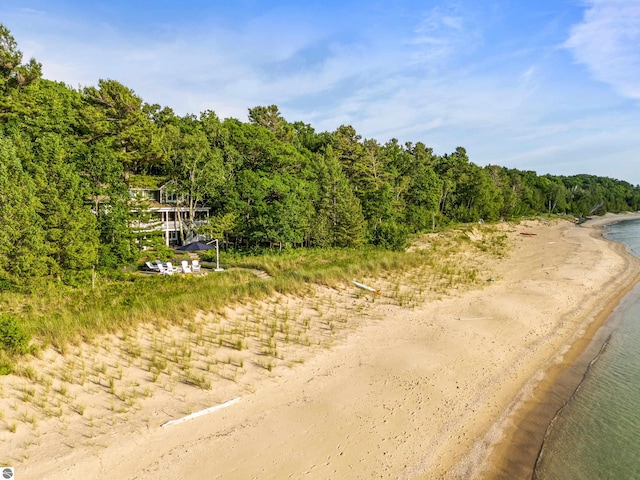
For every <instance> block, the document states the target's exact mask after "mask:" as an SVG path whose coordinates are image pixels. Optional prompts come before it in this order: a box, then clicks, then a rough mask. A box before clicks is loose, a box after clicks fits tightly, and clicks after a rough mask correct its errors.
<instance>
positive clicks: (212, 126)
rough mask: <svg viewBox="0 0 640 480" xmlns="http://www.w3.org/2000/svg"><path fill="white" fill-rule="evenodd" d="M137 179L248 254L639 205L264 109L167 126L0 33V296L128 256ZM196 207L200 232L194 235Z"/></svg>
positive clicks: (163, 115)
mask: <svg viewBox="0 0 640 480" xmlns="http://www.w3.org/2000/svg"><path fill="white" fill-rule="evenodd" d="M461 140H464V139H461ZM142 176H145V177H149V176H151V177H158V178H161V179H163V181H165V182H168V184H169V185H170V186H171V188H172V189H173V193H175V194H176V195H177V196H178V197H179V198H180V199H181V202H183V203H182V206H183V207H185V208H186V209H188V212H189V214H188V216H187V220H186V223H187V224H188V225H187V226H186V227H185V228H191V229H196V228H201V231H202V232H204V233H209V234H211V235H215V236H216V237H217V238H220V239H222V240H225V244H226V245H235V246H237V247H248V248H253V247H273V246H277V247H278V248H282V247H285V246H295V247H355V246H358V245H363V244H367V243H369V244H374V245H378V246H380V247H382V248H392V249H402V248H404V247H405V246H406V243H407V240H408V238H409V235H411V234H413V233H418V232H426V231H431V230H434V229H436V228H440V227H443V226H445V225H448V224H451V223H456V222H477V221H480V220H484V221H498V220H501V219H504V220H508V219H512V218H518V217H521V216H525V215H537V214H566V215H574V216H577V217H581V216H586V215H599V214H604V213H606V212H621V211H636V210H639V209H640V187H638V186H633V185H631V184H629V183H627V182H625V181H622V180H615V179H612V178H603V177H597V176H592V175H575V176H568V177H565V176H554V175H542V176H540V175H538V174H536V173H535V172H531V171H519V170H516V169H509V168H505V167H500V166H497V165H488V166H484V167H482V166H479V165H476V164H475V163H473V162H472V161H471V159H470V156H469V153H468V152H467V151H466V150H465V148H463V147H458V148H456V149H455V151H453V152H450V153H444V154H442V155H437V154H435V153H434V152H433V150H432V149H431V148H429V147H428V146H426V145H425V144H424V143H422V142H420V141H417V142H415V143H413V142H408V143H405V144H404V145H402V144H400V143H399V142H398V141H397V140H396V139H390V140H388V141H386V143H380V142H379V141H378V140H376V139H365V138H362V136H361V135H359V134H358V133H357V131H356V130H355V128H354V127H353V126H350V125H340V126H338V127H337V128H336V129H335V130H334V131H333V132H316V131H315V129H314V128H313V127H312V126H311V125H308V124H305V123H303V122H299V121H298V122H289V121H288V120H286V119H285V118H284V116H283V115H282V113H281V112H280V110H279V108H278V107H277V106H276V105H269V106H255V107H253V108H250V109H249V110H248V118H247V121H246V122H243V121H241V120H239V119H234V118H228V119H223V120H221V119H220V118H218V116H217V115H216V114H215V112H212V111H205V112H201V113H200V114H199V115H186V116H178V115H176V114H175V113H174V112H173V111H172V110H171V109H170V108H167V107H165V108H161V107H160V106H159V105H156V104H149V103H146V102H145V101H144V100H143V99H141V98H140V97H139V96H138V95H136V93H135V92H134V91H133V90H131V89H130V88H128V87H126V86H125V85H122V84H121V83H119V82H117V81H115V80H113V79H100V80H98V82H97V86H89V87H83V88H78V89H74V88H72V87H70V86H67V85H64V84H62V83H58V82H53V81H50V80H47V79H44V78H42V74H41V66H40V64H39V63H38V62H36V61H35V60H34V59H31V60H29V61H28V62H25V61H24V60H23V56H22V52H20V50H19V49H18V46H17V44H16V42H15V40H14V38H13V37H12V36H11V34H10V32H9V30H8V29H7V28H5V27H4V26H2V25H0V220H2V224H3V229H2V231H1V232H0V289H6V288H23V287H24V288H28V286H29V285H34V284H37V283H38V282H42V281H54V282H56V281H60V282H67V283H73V282H76V281H78V279H82V278H83V277H86V275H87V272H89V271H90V270H91V269H92V268H96V267H97V268H113V267H118V266H122V265H125V264H127V263H131V262H133V261H135V260H136V259H137V258H138V256H139V255H140V250H141V244H140V236H139V235H137V234H136V230H135V226H134V224H135V222H134V220H135V217H136V215H137V214H139V213H140V207H134V206H133V204H132V199H131V196H130V194H129V187H130V183H131V179H132V178H140V177H142ZM202 206H207V207H209V208H210V209H211V211H210V222H209V225H205V226H202V227H197V225H196V223H197V222H196V211H197V209H198V207H202Z"/></svg>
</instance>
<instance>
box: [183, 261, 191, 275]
mask: <svg viewBox="0 0 640 480" xmlns="http://www.w3.org/2000/svg"><path fill="white" fill-rule="evenodd" d="M182 273H191V267H190V266H189V262H188V261H187V260H182Z"/></svg>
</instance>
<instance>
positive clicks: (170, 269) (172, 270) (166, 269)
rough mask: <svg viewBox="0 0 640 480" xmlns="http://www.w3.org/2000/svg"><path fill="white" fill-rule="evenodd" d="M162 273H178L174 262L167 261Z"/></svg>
mask: <svg viewBox="0 0 640 480" xmlns="http://www.w3.org/2000/svg"><path fill="white" fill-rule="evenodd" d="M162 273H164V274H165V275H173V274H174V273H176V269H175V268H173V264H172V263H171V262H167V265H166V266H165V267H164V272H162Z"/></svg>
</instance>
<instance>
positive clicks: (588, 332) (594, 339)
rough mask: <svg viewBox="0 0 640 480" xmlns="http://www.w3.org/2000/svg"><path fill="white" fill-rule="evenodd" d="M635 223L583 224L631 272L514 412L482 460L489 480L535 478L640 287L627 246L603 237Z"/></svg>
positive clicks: (639, 272) (609, 219) (612, 218)
mask: <svg viewBox="0 0 640 480" xmlns="http://www.w3.org/2000/svg"><path fill="white" fill-rule="evenodd" d="M631 220H640V214H619V215H613V214H608V215H605V216H603V217H597V218H595V219H590V220H588V221H587V222H585V223H583V224H581V225H579V226H580V227H582V228H590V229H593V231H592V233H591V235H592V236H593V237H594V238H597V239H602V240H604V241H605V242H609V243H610V244H611V248H612V249H613V250H615V251H617V252H618V253H619V254H620V256H621V257H624V258H626V259H627V267H626V268H625V271H624V272H623V274H622V277H623V278H624V280H623V281H622V282H621V283H622V285H621V287H622V288H621V289H619V290H617V291H614V292H613V293H612V294H611V295H609V296H608V298H607V299H606V301H605V303H604V305H603V306H602V307H601V308H600V309H599V310H598V311H597V312H594V313H595V315H594V316H593V319H592V320H589V319H588V318H587V321H586V325H585V329H584V334H582V335H580V336H579V337H578V338H576V339H575V341H574V342H573V343H571V344H570V346H569V348H568V351H566V352H562V353H559V352H557V353H556V356H558V358H557V359H555V360H554V361H553V362H552V364H551V365H550V366H549V368H548V369H547V370H546V371H545V373H544V377H543V378H542V379H541V380H540V381H539V382H536V383H537V385H536V391H535V392H532V393H531V394H529V395H528V396H527V398H525V399H524V400H523V401H522V404H521V405H519V406H518V407H517V408H514V409H513V410H514V411H512V412H510V414H509V417H510V421H511V425H510V427H509V428H508V429H507V430H506V432H505V434H504V438H503V440H502V441H501V442H500V443H499V444H498V445H496V446H495V447H494V448H493V449H492V451H490V452H489V454H488V455H487V457H486V458H485V459H484V461H483V468H482V469H481V471H482V472H483V475H486V476H487V477H486V478H491V479H494V480H510V479H513V478H533V474H534V469H535V466H536V463H537V460H538V457H539V454H540V451H541V450H542V447H543V442H544V440H545V437H546V434H547V431H548V429H549V427H550V425H551V423H552V422H553V420H554V419H555V417H556V416H557V415H558V413H559V412H560V410H561V409H562V408H563V407H564V406H565V405H566V403H567V402H568V401H570V399H571V397H572V396H573V395H574V393H575V391H576V389H577V388H579V386H580V384H581V383H582V381H583V380H584V377H585V375H586V374H587V371H588V369H589V368H590V366H591V363H592V361H593V360H594V359H595V358H596V357H597V356H598V355H599V354H600V352H601V350H602V348H603V346H604V345H605V344H606V342H607V341H608V339H609V337H610V335H611V333H612V331H613V330H614V329H615V325H612V324H611V323H610V322H611V320H610V317H611V314H612V312H613V311H614V310H615V309H616V308H617V306H618V305H619V304H620V303H621V302H622V301H623V300H624V297H625V296H626V295H627V294H628V293H629V292H631V291H632V290H633V289H634V288H635V287H636V286H637V285H638V284H640V269H639V268H638V266H637V265H638V262H637V261H636V258H635V257H634V256H633V255H631V254H630V253H629V252H627V251H626V246H625V245H624V244H621V243H618V242H614V241H612V240H607V239H606V238H604V234H605V233H606V230H607V227H608V226H610V225H613V224H615V223H619V222H624V221H631ZM483 478H484V477H483Z"/></svg>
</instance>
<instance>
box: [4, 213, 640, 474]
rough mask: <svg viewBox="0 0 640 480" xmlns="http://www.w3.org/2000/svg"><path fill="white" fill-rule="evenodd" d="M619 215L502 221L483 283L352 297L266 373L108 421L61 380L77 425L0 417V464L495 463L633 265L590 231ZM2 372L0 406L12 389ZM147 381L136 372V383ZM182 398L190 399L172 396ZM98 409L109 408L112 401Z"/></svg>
mask: <svg viewBox="0 0 640 480" xmlns="http://www.w3.org/2000/svg"><path fill="white" fill-rule="evenodd" d="M622 218H626V217H622V216H611V215H608V216H607V217H605V218H599V219H597V220H594V221H592V222H588V223H587V224H584V225H582V226H576V225H575V224H574V223H572V222H569V221H553V222H541V221H527V222H524V223H523V224H520V225H518V226H515V227H513V228H511V229H510V231H509V233H508V235H509V237H510V239H511V241H512V242H513V243H514V245H513V249H512V250H511V252H510V254H509V256H508V258H503V259H499V260H493V261H492V264H491V265H490V266H489V268H488V270H487V271H490V272H492V273H491V278H490V279H489V278H487V280H491V281H486V282H485V284H484V285H483V286H482V287H481V288H475V289H471V290H465V291H459V292H452V293H450V294H448V295H444V296H442V297H441V298H439V299H435V300H430V301H427V302H425V303H421V304H418V305H414V306H411V307H407V306H404V307H403V306H398V305H394V304H391V303H388V302H384V301H376V302H370V304H368V305H367V307H366V308H365V309H362V310H357V309H352V310H350V311H349V313H348V317H349V318H348V320H349V324H350V325H353V326H352V327H350V328H349V329H346V330H345V331H344V333H343V334H342V335H341V336H340V337H339V338H338V339H337V340H335V341H333V342H332V343H331V345H330V346H329V347H328V348H324V347H323V346H322V345H319V346H318V347H316V348H312V349H311V350H312V351H311V353H310V354H308V355H307V356H305V357H304V358H301V359H300V361H299V362H295V364H291V365H289V366H288V367H286V368H278V369H277V370H274V372H271V371H270V369H269V372H268V373H267V369H262V370H263V371H264V372H263V373H261V374H260V375H258V374H256V375H255V377H252V378H250V379H244V380H243V381H242V382H232V381H229V382H225V383H224V384H223V385H213V386H212V387H211V389H210V390H206V389H205V390H202V391H200V390H197V389H193V387H190V388H191V390H185V392H191V393H184V394H182V393H180V392H182V390H180V388H182V387H181V386H180V385H176V386H174V387H171V388H169V386H167V391H166V394H165V395H163V394H161V393H156V394H154V395H153V396H150V397H149V398H144V399H142V400H139V401H135V402H133V404H134V408H132V409H129V410H127V411H126V412H124V411H123V413H122V414H120V415H119V416H118V421H115V422H113V421H98V420H97V418H98V417H97V416H96V417H95V418H94V417H91V415H90V412H89V410H91V409H92V408H94V406H93V404H92V402H95V401H97V400H96V398H98V396H97V395H95V393H96V391H97V390H98V386H96V390H94V391H93V396H92V391H91V389H89V390H88V391H87V389H86V388H84V389H83V390H81V391H79V393H77V394H76V395H79V396H76V397H73V395H71V394H68V395H67V396H65V398H67V397H68V398H69V401H68V403H69V404H73V405H76V410H82V411H80V412H78V413H77V415H78V416H79V417H81V418H82V420H83V430H78V431H76V430H74V427H73V423H72V422H71V421H69V420H66V421H65V420H64V419H61V420H58V422H57V423H56V422H53V421H48V420H47V421H44V420H43V421H41V422H40V423H39V424H38V426H37V427H35V426H34V427H33V431H34V432H35V433H31V434H30V436H29V437H28V438H29V442H30V443H29V445H27V446H26V447H25V445H24V442H25V440H24V438H25V437H20V438H22V439H23V440H22V442H23V443H21V444H18V442H17V441H16V440H15V438H17V437H16V435H18V434H19V433H20V431H18V432H17V433H11V432H8V431H3V432H1V433H0V441H1V442H2V444H0V445H4V446H3V447H2V448H3V449H4V451H3V452H0V464H2V463H3V459H4V463H5V464H9V465H10V466H13V467H14V468H15V469H16V478H20V479H41V478H46V479H52V480H55V479H65V480H67V479H70V478H73V479H84V478H91V479H112V478H127V479H175V478H188V479H216V478H219V479H254V478H255V479H285V478H292V479H297V478H305V479H343V478H344V479H374V478H382V479H391V478H393V479H405V478H406V479H440V478H443V479H446V478H464V479H473V478H483V479H484V478H497V477H500V476H501V475H503V474H504V472H505V470H504V469H505V464H508V462H505V456H506V455H508V453H507V452H508V447H509V445H510V442H511V439H512V438H513V435H514V433H515V432H517V431H518V426H519V425H520V422H521V421H522V420H523V419H524V418H525V417H526V415H527V414H528V413H530V412H531V410H532V404H531V400H532V399H535V397H536V394H541V392H542V393H543V392H544V390H545V388H548V385H547V384H552V383H553V381H552V380H553V378H555V377H554V375H555V373H553V374H552V373H551V372H555V371H556V370H558V369H559V367H561V366H564V365H567V364H570V363H571V361H572V359H573V358H575V357H576V356H577V353H576V352H575V350H576V349H574V350H572V349H571V347H572V346H573V345H578V346H580V345H582V344H583V343H584V342H585V338H587V339H588V338H590V336H592V334H593V332H594V331H595V330H596V328H595V327H596V326H597V325H599V322H600V323H601V322H602V321H603V319H604V318H606V313H607V312H608V311H610V309H611V308H612V307H613V306H614V305H615V302H616V301H617V300H618V299H619V298H620V294H621V292H623V291H625V289H627V288H628V287H629V286H630V285H632V284H633V283H634V282H635V281H636V280H637V277H638V274H639V272H640V263H639V262H638V261H637V260H636V259H634V258H633V257H631V256H629V255H628V254H626V253H625V252H624V250H623V249H622V248H620V247H619V246H617V245H615V244H613V243H611V242H608V241H606V240H604V239H602V238H601V230H600V228H599V227H600V225H602V224H603V223H607V222H613V221H616V220H620V219H622ZM521 233H528V234H535V235H522V234H521ZM337 295H346V293H345V292H338V293H337ZM349 298H350V297H347V300H346V302H349V301H351V300H350V299H349ZM364 301H365V302H366V301H367V299H366V297H365V298H364ZM240 314H241V313H240ZM356 317H357V318H356ZM581 342H582V343H581ZM100 352H102V350H100ZM96 354H97V353H96V352H94V353H93V354H92V355H94V357H95V355H96ZM100 355H104V359H105V360H104V361H105V362H106V363H107V364H111V363H114V362H113V361H112V360H110V359H109V356H108V352H105V353H100ZM40 361H41V362H43V363H45V362H47V361H48V358H47V357H46V356H45V358H43V359H41V360H40ZM94 362H95V358H94ZM110 362H111V363H110ZM115 363H117V362H115ZM554 369H555V370H554ZM97 377H99V374H96V378H97ZM8 381H9V380H7V382H8ZM90 381H91V379H89V384H90ZM13 382H14V383H13V384H11V385H12V386H11V387H10V386H8V384H7V385H5V386H4V389H3V390H2V391H3V392H4V394H3V395H0V406H2V401H3V400H4V401H5V404H6V403H8V402H10V401H11V400H10V396H11V395H10V392H11V391H14V390H16V391H19V390H20V388H22V389H23V390H24V388H25V387H24V386H23V387H20V386H19V385H16V382H17V380H13ZM104 382H105V381H101V380H99V379H98V380H97V381H96V384H97V385H100V384H104ZM145 382H147V383H148V382H149V380H148V378H147V377H145V376H144V375H142V376H141V377H140V378H139V379H138V383H137V385H139V387H138V388H139V391H142V390H143V389H144V386H145ZM545 382H546V383H545ZM70 385H71V382H70ZM51 388H52V390H55V389H56V388H57V389H60V387H59V386H57V384H54V385H53V386H52V387H51ZM69 388H71V386H70V387H69ZM2 391H0V392H2ZM194 391H196V392H197V394H196V393H193V392H194ZM83 392H84V393H83ZM83 395H84V396H83ZM180 395H183V396H182V398H179V399H178V400H176V397H180ZM236 398H238V399H239V400H237V401H235V402H234V403H232V404H230V405H228V406H224V405H223V407H224V408H221V409H218V410H216V411H213V412H210V413H207V414H205V415H202V416H199V417H197V418H193V419H191V420H188V421H184V422H182V423H178V424H174V425H169V426H165V427H162V426H161V425H162V424H163V423H165V422H167V421H169V420H174V419H178V418H180V417H182V416H183V415H187V414H188V413H192V412H196V411H199V410H200V409H202V408H205V407H208V406H215V405H220V404H224V402H227V401H229V400H233V399H236ZM105 402H106V401H105ZM180 403H181V404H183V405H184V404H189V405H190V406H189V408H184V409H183V410H182V411H180V410H179V409H177V408H176V405H178V404H180ZM83 405H86V407H83ZM63 406H64V405H63ZM63 406H61V407H60V411H61V412H62V407H63ZM14 407H15V409H16V410H19V409H20V407H19V406H16V405H15V404H14ZM9 408H11V407H6V406H5V409H9ZM95 408H97V407H95ZM102 408H103V409H109V408H111V410H112V411H114V415H116V414H117V408H115V407H114V406H113V403H112V404H111V406H109V405H104V406H103V407H102ZM85 410H87V411H85ZM7 411H8V410H7ZM66 415H67V414H66V413H65V414H64V415H61V416H64V417H65V418H66ZM93 422H95V423H96V425H89V424H90V423H93ZM5 423H7V420H6V418H5ZM22 428H23V427H21V429H22ZM87 432H90V433H87ZM91 432H93V433H91ZM532 442H533V443H535V441H532ZM16 458H19V461H16ZM523 462H524V463H525V464H526V462H527V461H523ZM519 474H520V473H518V475H519ZM510 478H519V477H518V476H513V475H512V476H511V477H510Z"/></svg>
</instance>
